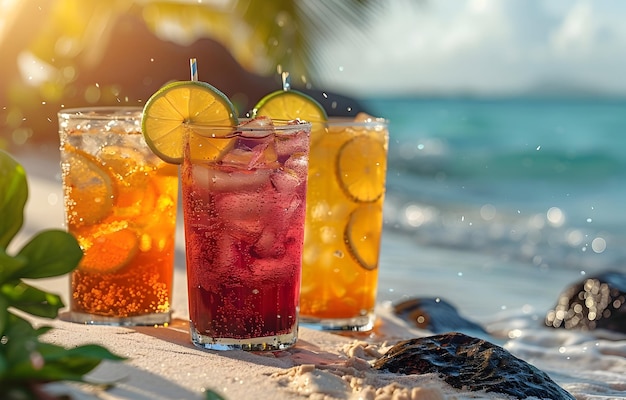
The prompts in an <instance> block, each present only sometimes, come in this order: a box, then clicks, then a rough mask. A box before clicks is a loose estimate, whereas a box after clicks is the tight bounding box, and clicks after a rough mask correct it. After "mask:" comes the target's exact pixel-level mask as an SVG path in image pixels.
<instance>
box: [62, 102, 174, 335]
mask: <svg viewBox="0 0 626 400" xmlns="http://www.w3.org/2000/svg"><path fill="white" fill-rule="evenodd" d="M58 119H59V134H60V142H61V147H60V150H61V168H62V180H63V190H64V203H65V217H66V224H67V228H68V230H69V232H70V233H71V234H73V235H74V236H75V237H76V239H77V240H78V243H79V244H80V247H81V248H82V250H83V253H84V256H83V258H82V259H81V261H80V264H79V265H78V268H77V269H76V270H74V271H73V272H72V274H71V279H70V281H71V299H70V312H69V319H70V320H71V321H74V322H80V323H85V324H102V325H154V324H166V323H168V322H169V321H170V315H171V311H170V304H171V299H172V283H173V272H174V271H173V268H174V237H175V224H176V202H177V195H178V170H177V168H176V166H172V165H170V164H166V163H164V162H163V161H161V160H160V159H159V158H158V157H156V156H155V155H153V153H152V152H151V151H150V149H149V148H148V146H147V145H146V143H145V141H144V138H143V135H142V133H141V108H138V107H94V108H77V109H67V110H63V111H60V112H59V113H58Z"/></svg>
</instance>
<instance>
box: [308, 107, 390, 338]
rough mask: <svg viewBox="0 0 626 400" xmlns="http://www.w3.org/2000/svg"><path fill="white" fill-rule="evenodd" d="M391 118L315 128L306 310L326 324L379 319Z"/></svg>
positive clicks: (334, 326)
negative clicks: (379, 287) (379, 292)
mask: <svg viewBox="0 0 626 400" xmlns="http://www.w3.org/2000/svg"><path fill="white" fill-rule="evenodd" d="M388 136H389V134H388V129H387V121H386V120H384V119H379V118H372V117H370V116H368V115H365V114H360V115H358V116H357V117H356V118H355V119H348V118H331V119H330V120H329V121H328V123H327V124H326V125H325V126H324V127H323V128H321V129H314V130H313V132H312V133H311V152H310V164H309V168H310V169H309V179H308V192H307V215H306V231H305V241H304V256H303V266H302V289H301V296H300V318H301V322H302V324H303V325H304V326H308V327H312V328H317V329H323V330H350V331H367V330H370V329H371V328H372V327H373V325H374V322H375V314H374V307H375V303H376V292H377V286H378V260H379V250H380V239H381V233H382V225H383V200H384V196H385V174H386V166H387V148H388V140H389V138H388Z"/></svg>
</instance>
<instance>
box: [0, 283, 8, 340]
mask: <svg viewBox="0 0 626 400" xmlns="http://www.w3.org/2000/svg"><path fill="white" fill-rule="evenodd" d="M8 308H9V301H8V300H7V299H6V298H5V297H4V296H3V295H2V294H0V338H2V336H3V335H4V330H5V329H6V328H7V323H8V320H9V310H8Z"/></svg>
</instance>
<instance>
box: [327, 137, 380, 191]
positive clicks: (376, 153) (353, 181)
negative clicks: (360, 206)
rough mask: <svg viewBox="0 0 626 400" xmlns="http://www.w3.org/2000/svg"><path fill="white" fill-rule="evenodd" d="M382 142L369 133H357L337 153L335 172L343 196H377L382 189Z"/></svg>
mask: <svg viewBox="0 0 626 400" xmlns="http://www.w3.org/2000/svg"><path fill="white" fill-rule="evenodd" d="M386 154H387V152H386V150H385V147H384V144H383V143H382V142H381V141H379V140H376V139H375V138H373V137H371V136H368V135H360V136H356V137H354V138H352V139H350V140H348V141H347V142H346V143H344V144H343V145H342V146H341V148H340V149H339V151H338V153H337V160H336V175H337V180H338V181H339V186H340V187H341V188H342V190H343V192H344V193H345V194H346V196H348V197H350V198H351V199H352V200H354V201H355V202H360V203H369V202H374V201H376V200H378V199H379V198H380V197H381V196H382V195H383V193H384V191H385V160H386Z"/></svg>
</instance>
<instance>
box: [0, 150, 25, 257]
mask: <svg viewBox="0 0 626 400" xmlns="http://www.w3.org/2000/svg"><path fill="white" fill-rule="evenodd" d="M0 188H2V190H0V215H1V216H2V218H0V248H2V249H6V248H7V246H8V245H9V243H10V242H11V239H13V237H14V236H15V234H16V233H17V232H18V231H19V230H20V228H21V227H22V224H23V223H24V206H25V205H26V199H27V198H28V184H27V182H26V171H24V168H23V167H22V166H21V165H20V164H19V163H18V162H17V161H15V160H14V159H13V158H12V157H11V156H10V155H9V154H8V153H7V152H5V151H3V150H0Z"/></svg>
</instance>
